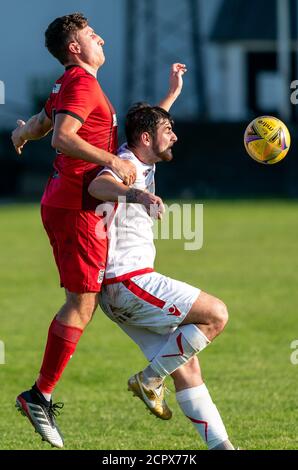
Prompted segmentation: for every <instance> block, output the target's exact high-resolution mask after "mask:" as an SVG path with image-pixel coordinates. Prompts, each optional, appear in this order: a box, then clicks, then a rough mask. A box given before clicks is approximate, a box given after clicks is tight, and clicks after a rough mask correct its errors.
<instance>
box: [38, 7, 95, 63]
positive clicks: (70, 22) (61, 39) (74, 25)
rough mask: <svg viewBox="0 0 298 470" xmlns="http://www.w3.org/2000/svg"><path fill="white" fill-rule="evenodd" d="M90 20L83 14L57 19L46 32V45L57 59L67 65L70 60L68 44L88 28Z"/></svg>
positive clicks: (73, 14)
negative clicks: (79, 32) (82, 30)
mask: <svg viewBox="0 0 298 470" xmlns="http://www.w3.org/2000/svg"><path fill="white" fill-rule="evenodd" d="M87 24H88V20H87V18H85V16H84V15H83V14H82V13H72V14H71V15H65V16H61V17H59V18H56V19H55V20H54V21H53V22H52V23H51V24H50V25H49V26H48V28H47V30H46V32H45V45H46V47H47V48H48V50H49V52H50V53H51V54H52V55H53V56H54V57H56V59H58V60H59V62H61V64H63V65H64V64H65V63H66V62H67V60H68V50H67V45H68V43H69V42H70V41H71V40H72V39H73V38H74V35H75V34H76V33H77V32H78V31H80V30H81V29H83V28H85V26H87Z"/></svg>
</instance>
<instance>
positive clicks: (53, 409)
mask: <svg viewBox="0 0 298 470" xmlns="http://www.w3.org/2000/svg"><path fill="white" fill-rule="evenodd" d="M63 407H64V403H62V402H61V401H59V402H57V403H53V404H51V405H50V406H49V410H48V411H49V414H50V415H51V416H55V418H57V416H59V415H60V410H62V408H63Z"/></svg>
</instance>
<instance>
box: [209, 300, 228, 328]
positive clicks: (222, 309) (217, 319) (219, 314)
mask: <svg viewBox="0 0 298 470" xmlns="http://www.w3.org/2000/svg"><path fill="white" fill-rule="evenodd" d="M228 319H229V314H228V309H227V306H226V305H225V304H224V303H223V302H222V301H221V300H217V301H216V303H215V305H214V307H213V327H214V330H215V334H216V335H218V334H219V333H221V332H222V330H223V329H224V327H225V326H226V324H227V322H228Z"/></svg>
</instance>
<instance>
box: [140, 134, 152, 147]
mask: <svg viewBox="0 0 298 470" xmlns="http://www.w3.org/2000/svg"><path fill="white" fill-rule="evenodd" d="M141 141H142V144H144V145H145V146H146V147H149V145H150V144H151V136H150V134H149V132H143V133H142V135H141Z"/></svg>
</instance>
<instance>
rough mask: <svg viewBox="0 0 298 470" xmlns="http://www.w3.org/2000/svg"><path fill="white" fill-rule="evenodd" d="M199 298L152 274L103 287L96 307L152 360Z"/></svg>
mask: <svg viewBox="0 0 298 470" xmlns="http://www.w3.org/2000/svg"><path fill="white" fill-rule="evenodd" d="M199 294H200V289H197V288H196V287H193V286H190V285H189V284H186V283H185V282H181V281H176V280H175V279H171V278H169V277H166V276H163V275H162V274H159V273H156V272H152V273H148V274H143V275H141V276H135V277H133V278H131V279H129V280H128V281H124V282H119V283H116V284H109V285H105V286H103V287H102V290H101V292H100V295H99V304H100V306H101V308H102V310H103V312H104V313H105V314H106V315H107V316H108V317H109V318H110V319H111V320H113V321H114V322H116V323H118V324H119V326H120V327H121V328H122V329H123V330H124V331H125V332H126V333H127V334H128V335H129V336H130V337H131V338H132V339H133V340H134V341H135V342H136V343H137V344H138V345H139V346H140V348H141V349H142V351H143V352H144V354H145V356H146V357H147V358H148V359H152V357H154V356H155V354H156V353H157V352H158V351H159V349H160V347H161V346H162V345H163V344H164V342H165V341H167V339H168V335H169V334H170V333H172V332H173V331H174V330H175V329H176V328H177V327H178V326H179V325H180V323H182V321H183V320H184V318H185V317H186V315H187V314H188V312H189V311H190V309H191V307H192V305H193V303H194V302H195V301H196V300H197V298H198V296H199Z"/></svg>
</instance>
